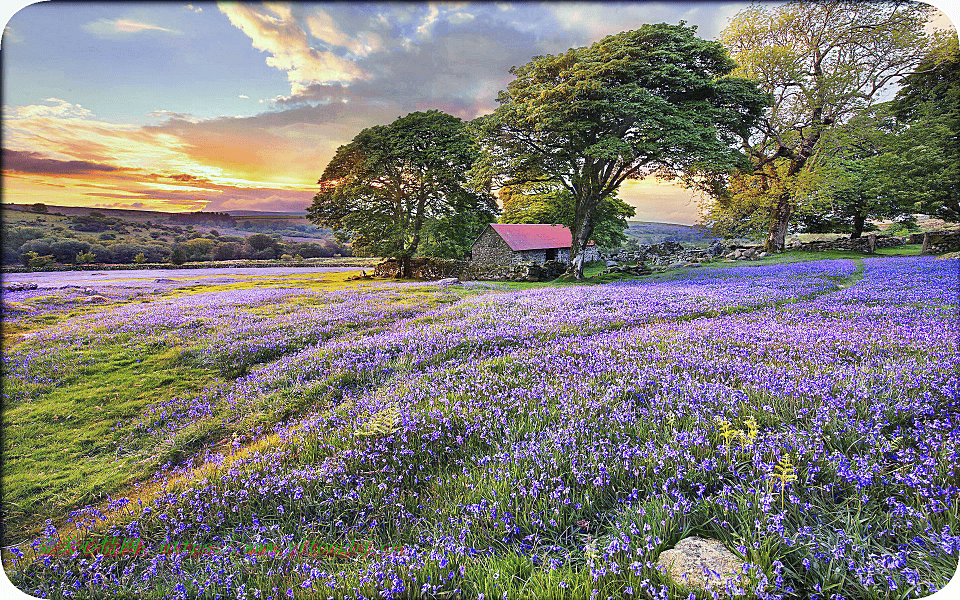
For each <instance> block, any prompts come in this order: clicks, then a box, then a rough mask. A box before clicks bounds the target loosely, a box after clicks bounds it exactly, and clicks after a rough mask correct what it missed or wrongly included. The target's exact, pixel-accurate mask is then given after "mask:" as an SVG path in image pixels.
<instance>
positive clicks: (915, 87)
mask: <svg viewBox="0 0 960 600" xmlns="http://www.w3.org/2000/svg"><path fill="white" fill-rule="evenodd" d="M956 42H957V40H956V38H953V40H952V43H951V44H950V46H951V47H948V48H949V49H948V52H947V53H946V54H944V53H943V52H942V51H939V50H937V51H934V52H933V53H931V55H930V56H929V57H928V58H927V59H926V60H925V61H924V62H923V64H921V66H920V69H918V72H917V73H915V74H912V75H909V76H907V77H906V78H905V79H904V82H903V83H904V85H903V87H902V88H901V90H900V92H899V93H898V94H897V97H896V99H895V101H894V102H893V103H892V104H893V109H894V112H895V114H896V115H897V117H899V119H901V122H902V124H903V125H904V128H903V129H902V130H901V131H900V132H899V135H897V136H896V138H894V140H893V142H892V144H893V148H892V149H891V151H890V152H889V153H888V155H887V156H886V157H885V158H886V161H885V163H884V164H883V168H884V169H885V171H886V172H888V173H890V174H893V175H894V176H895V178H896V185H895V186H892V189H891V193H894V194H899V195H900V197H901V201H902V202H903V203H904V204H905V205H906V206H908V207H909V208H910V210H912V211H915V212H918V213H923V214H928V215H931V216H934V217H938V218H941V219H944V220H947V221H953V222H957V221H960V51H958V50H957V43H956Z"/></svg>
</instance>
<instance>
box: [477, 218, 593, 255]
mask: <svg viewBox="0 0 960 600" xmlns="http://www.w3.org/2000/svg"><path fill="white" fill-rule="evenodd" d="M490 227H493V230H494V231H496V232H497V233H498V234H499V235H500V237H502V238H503V241H505V242H506V243H507V245H508V246H510V249H511V250H514V251H518V250H542V249H544V248H569V247H570V246H571V245H572V244H571V242H572V241H573V236H572V235H570V230H569V229H567V228H566V227H564V226H563V225H544V224H536V225H513V224H509V225H507V224H496V225H495V224H491V225H490ZM590 244H593V241H591V242H590Z"/></svg>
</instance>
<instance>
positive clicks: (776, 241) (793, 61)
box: [715, 1, 942, 252]
mask: <svg viewBox="0 0 960 600" xmlns="http://www.w3.org/2000/svg"><path fill="white" fill-rule="evenodd" d="M929 10H930V7H929V6H927V5H923V4H920V3H915V2H903V1H897V2H855V1H845V2H791V3H789V4H782V5H773V6H757V5H755V6H752V7H750V8H748V9H746V10H744V11H743V12H741V13H739V14H738V15H737V16H735V17H734V18H733V19H732V20H731V22H730V24H729V26H728V27H727V28H726V29H725V30H724V32H723V34H722V35H721V41H722V42H723V43H724V45H726V46H727V48H729V49H730V53H731V55H732V56H733V58H734V59H735V60H736V61H737V63H738V64H739V68H738V70H737V71H736V72H735V74H736V75H739V76H742V77H748V78H750V79H753V80H755V81H757V82H758V83H759V84H760V85H761V87H762V88H763V89H764V90H765V91H767V92H769V93H770V94H771V95H772V97H773V104H772V105H771V107H770V108H769V110H768V111H767V112H766V114H765V115H764V118H763V119H762V120H761V121H760V127H759V129H758V132H757V134H756V135H755V136H753V137H752V138H751V139H750V140H748V142H747V143H746V144H745V145H744V151H745V152H747V153H748V154H749V155H750V156H751V157H752V159H753V169H752V170H751V171H749V172H746V173H744V174H743V175H741V176H740V181H739V182H738V185H736V186H734V188H735V189H733V190H732V192H733V193H734V194H736V193H741V194H742V193H746V194H747V197H743V198H739V199H736V198H733V199H730V198H727V199H726V201H724V202H720V203H718V205H717V210H720V211H721V212H722V211H723V210H724V209H725V208H727V207H731V206H732V207H738V208H739V209H750V208H751V207H752V210H753V211H759V212H760V213H762V214H760V215H752V217H751V218H752V219H755V220H756V219H761V220H763V221H765V222H766V223H765V224H766V228H765V229H766V231H765V233H766V236H767V243H766V246H767V249H768V250H770V251H777V252H779V251H782V250H783V248H784V242H785V238H786V234H787V230H788V228H789V225H790V222H791V219H792V218H793V217H794V216H795V215H796V214H797V212H798V208H800V206H801V204H802V203H803V202H804V200H805V199H806V197H807V196H806V195H805V192H806V191H808V190H809V188H808V187H807V186H805V185H804V182H803V181H802V179H803V178H804V176H805V175H809V171H810V170H811V169H812V168H813V167H814V166H815V164H816V162H817V161H816V156H817V154H818V152H819V151H820V150H821V148H822V145H821V143H820V142H821V140H822V139H823V136H824V134H825V133H827V132H829V131H830V130H831V129H832V128H835V127H838V126H841V125H843V124H844V123H846V122H847V121H849V119H851V118H852V117H854V116H856V115H858V114H861V113H863V112H864V111H865V110H866V109H867V108H868V107H870V106H871V105H872V104H873V103H874V102H876V101H877V99H878V98H879V97H880V95H881V94H882V92H883V90H885V89H886V88H887V86H888V84H891V83H893V82H895V81H897V80H898V79H899V78H901V77H903V76H905V75H907V74H908V73H911V72H912V71H914V70H915V69H916V67H917V65H918V63H919V62H920V60H921V59H922V58H923V56H924V54H925V53H926V52H927V51H928V50H929V48H930V47H931V46H932V45H934V44H935V39H934V38H936V37H939V36H941V35H942V34H929V33H927V32H926V31H925V25H926V23H927V17H928V11H929ZM744 190H746V191H744ZM722 219H723V216H722V215H721V216H717V217H715V220H722Z"/></svg>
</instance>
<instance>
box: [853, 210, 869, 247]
mask: <svg viewBox="0 0 960 600" xmlns="http://www.w3.org/2000/svg"><path fill="white" fill-rule="evenodd" d="M866 221H867V215H866V214H864V213H861V212H858V213H856V214H855V215H853V233H852V234H850V239H851V240H856V239H859V238H860V236H862V235H863V225H864V224H865V223H866Z"/></svg>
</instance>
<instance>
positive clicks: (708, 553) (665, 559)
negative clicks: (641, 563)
mask: <svg viewBox="0 0 960 600" xmlns="http://www.w3.org/2000/svg"><path fill="white" fill-rule="evenodd" d="M657 567H658V568H660V569H661V570H663V571H665V572H666V573H667V574H668V575H669V576H670V578H671V579H673V580H674V581H675V582H677V583H679V584H681V585H685V586H687V587H690V588H695V589H699V590H705V591H710V590H716V591H718V592H722V591H724V590H725V589H726V587H727V582H730V581H735V580H736V579H737V577H738V576H741V575H742V574H743V572H744V567H745V564H744V562H743V561H742V560H740V559H739V558H737V556H736V555H735V554H734V553H733V552H730V551H729V550H727V549H726V548H724V546H723V544H721V543H720V542H719V541H717V540H711V539H709V538H699V537H688V538H685V539H682V540H680V542H679V543H677V545H676V546H675V547H674V548H673V549H671V550H665V551H663V552H662V553H660V557H659V558H658V559H657ZM734 585H736V584H734Z"/></svg>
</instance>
